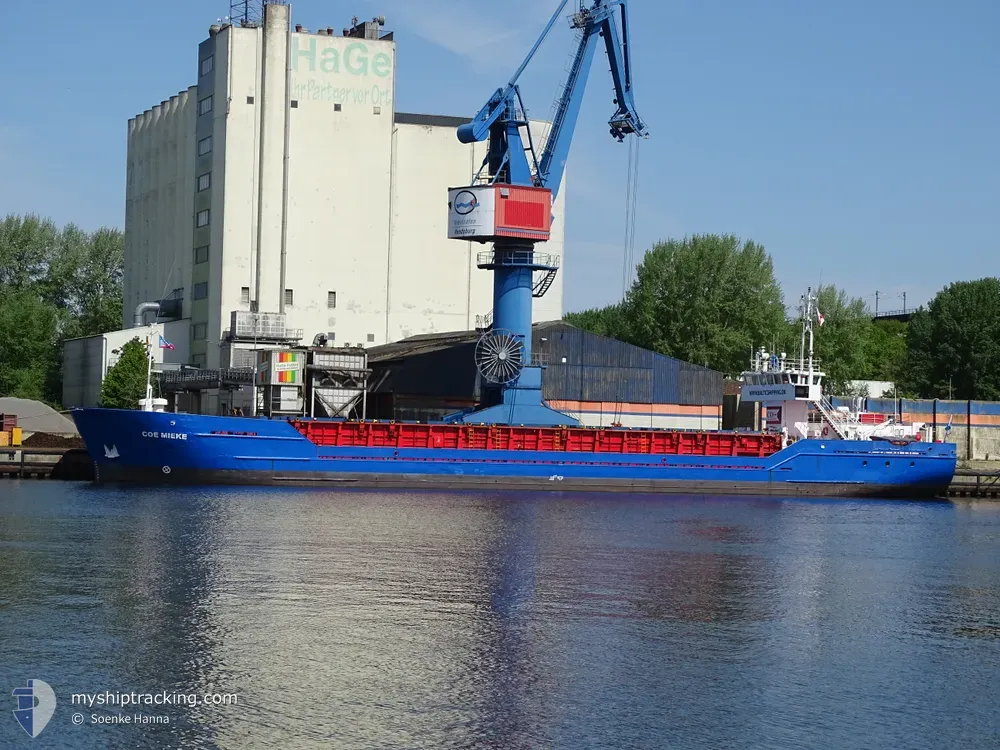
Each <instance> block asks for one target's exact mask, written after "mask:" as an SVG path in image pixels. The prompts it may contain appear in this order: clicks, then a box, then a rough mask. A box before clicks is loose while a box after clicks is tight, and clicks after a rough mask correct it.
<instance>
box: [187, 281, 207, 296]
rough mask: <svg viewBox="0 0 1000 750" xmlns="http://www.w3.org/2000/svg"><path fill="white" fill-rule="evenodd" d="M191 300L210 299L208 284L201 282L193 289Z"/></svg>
mask: <svg viewBox="0 0 1000 750" xmlns="http://www.w3.org/2000/svg"><path fill="white" fill-rule="evenodd" d="M191 299H208V282H207V281H199V282H198V283H197V284H195V285H194V287H193V288H192V289H191Z"/></svg>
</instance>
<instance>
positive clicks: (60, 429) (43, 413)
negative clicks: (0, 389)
mask: <svg viewBox="0 0 1000 750" xmlns="http://www.w3.org/2000/svg"><path fill="white" fill-rule="evenodd" d="M0 414H16V415H17V426H18V427H20V428H21V429H23V430H24V431H25V432H45V433H48V434H51V435H79V434H80V433H79V431H78V430H77V429H76V425H75V424H74V423H73V420H72V419H67V418H66V417H64V416H63V415H62V414H60V413H59V412H57V411H56V410H55V409H53V408H52V407H51V406H46V405H45V404H43V403H42V402H41V401H32V400H31V399H29V398H0Z"/></svg>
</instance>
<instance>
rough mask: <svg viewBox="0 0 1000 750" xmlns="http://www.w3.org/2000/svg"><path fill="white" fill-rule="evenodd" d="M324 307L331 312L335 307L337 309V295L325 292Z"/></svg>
mask: <svg viewBox="0 0 1000 750" xmlns="http://www.w3.org/2000/svg"><path fill="white" fill-rule="evenodd" d="M326 306H327V307H328V308H330V309H331V310H334V309H336V307H337V293H336V292H327V293H326Z"/></svg>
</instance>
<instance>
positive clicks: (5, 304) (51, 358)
mask: <svg viewBox="0 0 1000 750" xmlns="http://www.w3.org/2000/svg"><path fill="white" fill-rule="evenodd" d="M57 320H58V315H57V313H56V311H55V310H54V309H53V308H52V307H51V306H49V305H46V304H45V303H44V302H43V301H42V300H41V299H39V297H38V295H36V294H34V293H32V292H31V291H29V290H26V289H15V290H14V291H0V394H2V395H5V396H16V397H18V398H32V399H39V400H42V399H45V398H46V396H47V395H48V391H47V386H48V385H49V384H50V382H51V379H52V374H53V371H54V370H56V369H57V368H58V366H59V361H58V357H57V352H58V347H57V346H56V344H57Z"/></svg>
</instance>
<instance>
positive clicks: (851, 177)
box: [0, 0, 1000, 310]
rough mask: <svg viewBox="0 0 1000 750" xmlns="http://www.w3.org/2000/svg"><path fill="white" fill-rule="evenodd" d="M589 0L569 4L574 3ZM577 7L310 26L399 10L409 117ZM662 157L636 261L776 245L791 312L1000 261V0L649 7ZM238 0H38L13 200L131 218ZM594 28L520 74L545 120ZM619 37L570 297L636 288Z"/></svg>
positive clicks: (402, 104)
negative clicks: (672, 249) (162, 132)
mask: <svg viewBox="0 0 1000 750" xmlns="http://www.w3.org/2000/svg"><path fill="white" fill-rule="evenodd" d="M575 2H576V0H571V5H572V4H574V3H575ZM555 6H556V2H555V0H504V2H495V3H482V2H476V3H474V2H469V0H419V2H418V1H417V0H354V1H353V2H351V3H347V2H341V0H335V1H334V2H332V3H331V2H329V0H297V2H293V4H292V8H293V18H294V20H295V21H296V22H298V23H302V24H303V25H305V26H306V27H308V28H315V27H319V26H333V27H334V28H337V29H340V28H343V27H344V26H346V25H348V23H349V21H350V17H351V16H352V15H358V16H360V17H371V16H373V15H375V14H384V15H385V16H386V18H387V24H386V28H387V29H391V30H394V31H395V32H396V42H397V57H398V68H397V79H396V102H397V108H398V109H399V110H402V111H411V112H428V113H437V114H452V115H465V116H471V115H472V114H474V113H475V112H476V111H477V110H478V109H479V107H480V106H482V104H483V103H484V102H485V100H486V99H487V97H488V96H489V94H490V93H491V92H492V90H493V89H494V88H496V87H497V86H499V85H501V84H502V83H504V82H505V81H506V79H507V77H508V76H509V75H510V73H511V72H512V71H513V69H514V68H515V67H516V66H517V64H518V63H519V62H520V59H521V58H522V56H523V55H524V53H525V52H526V51H527V49H528V48H529V47H530V46H531V44H532V43H533V42H534V40H535V38H536V36H537V34H538V33H539V32H540V31H541V28H542V26H543V25H544V23H545V20H546V19H547V17H548V15H549V14H550V13H551V11H552V10H553V9H554V8H555ZM629 7H630V11H629V12H630V17H631V21H632V48H633V68H634V80H635V96H636V103H637V107H638V108H639V111H640V113H641V114H642V116H643V117H644V119H645V120H646V122H647V124H648V126H649V130H650V138H649V140H647V141H644V142H643V143H642V145H641V148H640V188H639V199H638V205H637V211H636V248H637V253H641V251H642V250H643V249H645V248H647V247H648V246H649V245H651V244H652V243H653V242H655V241H656V240H658V239H662V238H667V237H682V236H684V235H686V234H692V233H698V232H719V233H730V232H731V233H734V234H737V235H739V236H741V237H745V238H749V239H753V240H755V241H757V242H760V243H762V244H763V245H764V246H765V247H766V248H767V249H768V251H769V252H770V253H771V255H772V256H773V258H774V262H775V269H776V273H777V276H778V279H779V281H780V282H781V283H782V286H783V288H784V289H785V297H786V302H788V303H789V304H791V303H792V302H794V301H795V300H797V298H798V296H799V294H801V292H802V291H803V290H804V287H805V286H806V285H807V284H813V285H815V284H816V283H819V282H822V283H834V284H837V285H838V286H841V287H843V288H846V289H847V290H848V291H849V292H850V293H851V294H853V295H856V296H860V297H864V298H866V299H867V300H868V301H869V303H870V304H872V305H873V304H874V294H875V290H876V289H878V290H880V291H881V292H882V293H883V298H882V302H881V303H880V306H881V307H882V308H883V309H888V308H896V307H902V299H901V297H900V294H901V293H902V292H904V291H905V292H907V301H908V305H909V306H914V305H916V304H920V303H923V302H926V301H927V300H928V299H929V298H930V297H932V296H933V295H934V293H935V292H936V291H937V290H938V289H940V288H941V287H942V286H943V285H945V284H947V283H948V282H951V281H956V280H962V279H971V278H978V277H980V276H985V275H1000V241H998V235H1000V231H998V230H1000V137H998V136H1000V84H998V74H1000V41H998V37H997V29H998V28H1000V2H996V0H953V1H952V2H949V3H944V2H939V1H932V0H875V1H874V2H873V1H872V0H867V1H866V2H862V0H839V2H836V3H814V2H801V0H755V2H751V3H746V2H736V1H735V0H630V6H629ZM228 12H229V7H228V2H226V1H225V0H223V1H222V2H206V1H205V0H173V2H170V3H162V2H160V3H150V2H135V1H134V0H102V2H99V3H87V4H83V5H81V4H80V3H76V2H73V3H70V2H68V1H66V0H62V1H59V2H57V1H55V0H52V1H46V0H35V2H32V3H17V4H14V5H12V6H11V7H9V8H7V9H6V16H5V23H4V24H3V26H2V27H0V65H2V66H3V68H2V69H3V70H5V71H7V75H6V76H5V77H4V79H5V80H4V95H3V99H2V104H0V213H3V214H6V213H11V212H13V213H21V212H29V211H33V212H37V213H41V214H45V215H49V216H51V217H52V218H53V219H55V220H56V221H57V222H58V223H65V222H75V223H77V224H79V225H81V226H82V227H84V228H87V229H92V228H96V227H98V226H101V225H113V226H119V227H120V226H122V225H123V221H124V176H125V128H126V122H127V120H128V118H129V117H131V116H133V115H135V114H136V113H138V112H141V111H143V110H145V109H147V108H148V107H150V106H152V105H153V104H156V103H158V102H160V101H161V100H163V99H166V98H168V97H169V96H171V95H172V94H174V93H176V92H177V91H179V90H181V89H183V88H186V87H187V86H188V85H190V84H191V83H193V82H194V80H195V72H196V71H195V66H196V50H197V44H198V42H199V41H201V40H202V39H203V38H204V37H205V36H206V35H207V29H208V26H209V24H211V23H212V22H214V21H215V20H216V19H217V18H219V17H221V16H225V15H226V14H227V13H228ZM572 47H573V39H572V35H571V32H570V31H569V29H568V28H567V26H566V25H565V24H564V23H562V22H560V23H559V24H557V27H556V30H555V31H554V32H553V34H552V36H551V37H550V40H549V41H547V42H546V45H545V46H544V47H543V48H542V51H541V52H540V54H539V56H538V57H537V58H536V60H535V61H534V63H533V65H532V67H531V68H530V69H529V73H528V74H526V76H525V77H524V78H523V79H522V80H523V88H524V91H525V93H526V94H527V103H528V106H529V107H530V108H531V111H532V114H533V115H535V116H539V117H546V116H547V115H548V113H549V111H550V109H551V106H552V101H553V99H554V98H555V94H556V92H557V91H558V89H559V85H560V83H561V79H562V77H563V71H564V69H565V65H566V63H567V62H568V57H569V55H570V54H571V52H572ZM602 55H603V52H602V51H599V53H598V57H595V62H594V66H593V69H592V71H591V75H590V78H589V84H588V88H587V95H586V99H585V102H584V107H583V111H582V112H581V115H580V121H579V125H578V127H577V132H576V138H575V140H574V142H573V147H572V151H571V154H570V163H569V167H568V169H567V176H566V197H567V217H566V223H567V247H566V251H565V274H566V278H565V283H566V293H565V298H566V307H567V309H568V310H577V309H581V308H584V307H590V306H595V305H600V304H605V303H607V302H611V301H614V300H616V299H618V298H619V297H620V295H621V291H622V289H621V287H622V284H621V277H622V263H623V257H624V255H623V245H624V234H625V188H626V168H627V148H626V147H625V146H623V145H621V144H618V143H616V142H615V141H614V140H613V139H612V138H611V137H610V135H608V131H607V127H606V121H607V118H608V116H609V115H610V114H611V111H612V105H611V81H610V75H609V74H608V72H607V64H606V60H605V59H604V58H603V57H602Z"/></svg>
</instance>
